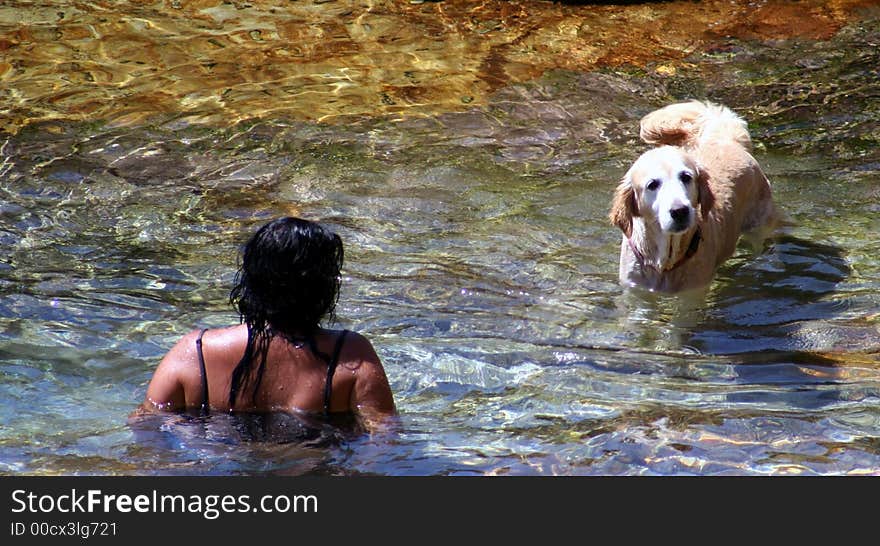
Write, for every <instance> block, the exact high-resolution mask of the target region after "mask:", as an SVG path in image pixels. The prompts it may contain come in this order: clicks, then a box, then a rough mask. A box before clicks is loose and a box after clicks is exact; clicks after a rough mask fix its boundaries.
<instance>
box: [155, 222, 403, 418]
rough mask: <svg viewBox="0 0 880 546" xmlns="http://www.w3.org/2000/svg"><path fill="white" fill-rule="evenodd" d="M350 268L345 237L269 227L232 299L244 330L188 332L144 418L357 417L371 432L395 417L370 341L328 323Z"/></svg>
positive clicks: (310, 228)
mask: <svg viewBox="0 0 880 546" xmlns="http://www.w3.org/2000/svg"><path fill="white" fill-rule="evenodd" d="M342 262H343V249H342V240H341V239H340V238H339V236H338V235H336V234H335V233H332V232H331V231H329V230H327V229H325V228H323V227H321V226H320V225H318V224H316V223H314V222H310V221H307V220H302V219H299V218H280V219H278V220H274V221H272V222H269V223H268V224H266V225H264V226H263V227H261V228H260V229H259V230H258V231H257V232H256V234H254V236H253V237H252V238H251V239H250V240H249V241H248V242H247V244H246V245H245V247H244V249H243V254H242V262H241V268H240V269H239V271H238V273H237V274H236V278H235V286H234V287H233V289H232V292H231V293H230V298H229V299H230V303H232V304H233V305H234V306H236V307H237V309H238V312H239V316H240V319H241V324H239V325H237V326H230V327H226V328H218V329H206V330H194V331H192V332H190V333H189V334H187V335H185V336H184V337H183V339H181V340H180V341H179V342H178V343H177V344H176V345H175V346H174V347H172V349H171V350H170V351H169V352H168V354H167V355H166V356H165V358H163V359H162V361H161V362H160V363H159V366H158V368H157V369H156V372H155V374H154V375H153V378H152V380H151V381H150V384H149V387H148V388H147V394H146V398H145V400H144V402H143V404H142V405H141V408H140V412H144V411H156V410H160V411H183V410H194V409H197V410H200V411H201V412H202V413H207V412H209V411H215V412H219V411H222V412H275V411H284V412H294V413H305V414H307V415H309V416H314V415H320V416H323V417H324V418H330V417H331V416H333V415H340V414H342V415H345V414H348V415H355V416H357V417H358V418H359V419H360V420H361V422H362V423H363V424H364V425H365V426H366V427H367V428H374V427H375V426H376V425H377V424H380V423H382V422H383V421H385V420H386V419H387V418H388V417H390V416H393V415H395V414H396V409H395V406H394V399H393V396H392V393H391V388H390V386H389V384H388V379H387V378H386V376H385V371H384V369H383V368H382V363H381V361H380V360H379V357H378V356H377V355H376V352H375V350H374V349H373V346H372V345H371V344H370V342H369V341H368V340H367V339H366V338H364V337H363V336H361V335H359V334H357V333H355V332H350V331H347V330H343V331H336V330H327V329H324V328H322V327H321V326H320V322H321V320H322V319H329V320H332V319H333V318H335V317H334V310H335V307H336V302H337V299H338V295H339V281H340V269H341V268H342Z"/></svg>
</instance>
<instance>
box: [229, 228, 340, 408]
mask: <svg viewBox="0 0 880 546" xmlns="http://www.w3.org/2000/svg"><path fill="white" fill-rule="evenodd" d="M343 259H344V253H343V248H342V239H340V238H339V236H338V235H336V234H335V233H333V232H332V231H330V230H328V229H326V228H324V227H322V226H320V225H319V224H317V223H315V222H311V221H309V220H303V219H300V218H293V217H285V218H279V219H277V220H273V221H271V222H269V223H268V224H266V225H264V226H263V227H261V228H260V229H259V230H257V232H256V233H255V234H254V235H253V236H252V237H251V238H250V239H249V240H248V242H247V243H246V244H245V245H244V247H243V249H242V254H241V265H240V267H239V269H238V272H237V273H236V275H235V285H234V286H233V288H232V291H231V292H230V294H229V301H230V303H231V304H232V305H233V306H235V307H236V308H237V309H238V313H239V317H240V319H241V322H242V323H244V324H247V329H248V340H247V346H246V347H245V353H244V356H243V357H242V359H241V360H240V361H239V363H238V365H237V366H236V367H235V369H234V370H233V372H232V385H231V388H230V391H229V407H230V408H231V407H233V406H234V405H235V401H236V399H237V398H238V395H239V393H240V392H241V391H242V388H243V387H245V386H246V385H247V384H248V383H249V382H250V380H251V378H252V370H253V369H254V363H255V361H256V363H257V368H256V377H254V378H253V380H254V385H253V396H254V398H256V395H257V390H258V389H259V387H260V381H261V380H262V377H263V369H264V368H265V365H266V356H267V353H268V350H269V343H270V341H271V340H272V337H274V336H275V335H281V336H283V337H284V338H286V339H288V340H291V341H299V342H303V343H308V344H309V346H310V347H311V348H312V350H313V351H314V350H315V349H316V347H315V343H314V335H315V334H316V333H317V331H318V330H319V329H320V323H321V321H322V320H324V319H327V320H328V321H330V322H332V321H333V320H335V318H336V317H335V309H336V302H337V300H338V298H339V282H340V271H341V269H342V262H343Z"/></svg>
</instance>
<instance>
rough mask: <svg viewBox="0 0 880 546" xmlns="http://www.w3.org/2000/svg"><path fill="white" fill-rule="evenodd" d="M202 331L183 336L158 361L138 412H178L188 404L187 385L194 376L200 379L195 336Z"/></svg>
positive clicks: (136, 412)
mask: <svg viewBox="0 0 880 546" xmlns="http://www.w3.org/2000/svg"><path fill="white" fill-rule="evenodd" d="M198 334H199V331H198V330H194V331H192V332H190V333H188V334H187V335H185V336H183V338H181V340H180V341H178V342H177V344H175V345H174V347H172V348H171V350H170V351H168V354H166V355H165V357H164V358H163V359H162V361H161V362H159V366H158V367H157V368H156V371H155V372H154V373H153V377H152V379H150V384H149V386H148V387H147V394H146V396H145V397H144V401H143V403H142V404H141V405H140V407H139V408H138V409H137V410H135V414H141V413H145V412H155V411H179V410H182V409H185V408H186V407H187V397H186V392H187V388H186V386H187V385H189V384H192V381H193V379H195V380H196V381H199V380H200V379H201V378H200V377H193V376H194V372H195V375H197V374H200V373H201V371H200V369H199V366H198V354H197V351H196V337H198Z"/></svg>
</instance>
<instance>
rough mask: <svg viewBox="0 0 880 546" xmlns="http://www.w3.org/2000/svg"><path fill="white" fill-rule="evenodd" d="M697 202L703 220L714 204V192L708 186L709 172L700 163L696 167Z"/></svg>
mask: <svg viewBox="0 0 880 546" xmlns="http://www.w3.org/2000/svg"><path fill="white" fill-rule="evenodd" d="M697 202H698V203H700V211H701V212H702V214H703V220H705V219H707V218H708V217H709V211H711V210H712V208H713V207H714V206H715V194H714V193H712V188H711V186H709V173H708V172H706V169H704V168H703V166H702V165H699V166H698V167H697Z"/></svg>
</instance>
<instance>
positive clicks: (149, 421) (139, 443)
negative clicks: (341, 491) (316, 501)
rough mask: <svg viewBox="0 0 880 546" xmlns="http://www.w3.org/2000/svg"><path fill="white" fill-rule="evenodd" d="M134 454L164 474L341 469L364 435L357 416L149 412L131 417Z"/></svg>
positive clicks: (333, 471) (298, 472)
mask: <svg viewBox="0 0 880 546" xmlns="http://www.w3.org/2000/svg"><path fill="white" fill-rule="evenodd" d="M129 428H130V429H131V431H132V434H133V440H134V441H133V445H132V447H131V449H130V451H131V452H132V453H137V455H136V457H137V458H144V457H146V458H149V459H150V460H153V461H155V462H156V463H157V466H158V467H160V468H162V470H161V471H160V472H161V473H170V474H177V473H184V474H202V475H229V474H248V475H251V474H259V473H268V474H295V475H302V474H310V475H320V474H336V473H338V469H336V468H335V465H334V461H335V459H336V457H337V455H338V454H339V452H340V451H345V450H346V448H347V446H348V444H349V443H350V442H353V441H356V440H357V439H359V438H361V437H362V436H363V435H364V431H363V429H362V428H361V427H360V425H359V424H358V423H357V422H356V419H355V418H354V417H348V416H345V417H341V416H340V417H333V418H331V419H330V420H323V419H319V418H316V417H312V416H309V415H297V414H293V413H287V412H266V413H235V414H229V413H216V414H211V415H207V416H200V415H197V414H188V413H161V414H159V413H157V414H145V415H140V416H136V417H132V418H131V419H129Z"/></svg>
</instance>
